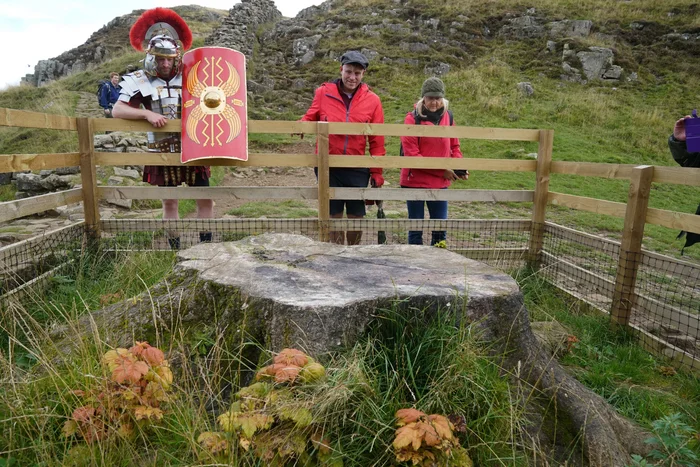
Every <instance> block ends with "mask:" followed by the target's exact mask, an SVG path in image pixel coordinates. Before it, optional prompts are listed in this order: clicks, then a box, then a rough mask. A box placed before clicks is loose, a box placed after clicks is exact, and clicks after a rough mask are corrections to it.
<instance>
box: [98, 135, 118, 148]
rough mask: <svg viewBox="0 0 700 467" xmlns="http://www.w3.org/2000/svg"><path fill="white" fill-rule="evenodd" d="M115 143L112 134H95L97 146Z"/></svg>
mask: <svg viewBox="0 0 700 467" xmlns="http://www.w3.org/2000/svg"><path fill="white" fill-rule="evenodd" d="M107 144H109V145H113V144H114V139H113V138H112V135H111V134H109V135H95V147H96V148H97V147H104V146H105V145H107Z"/></svg>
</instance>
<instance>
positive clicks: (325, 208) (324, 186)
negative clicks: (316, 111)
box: [316, 122, 331, 242]
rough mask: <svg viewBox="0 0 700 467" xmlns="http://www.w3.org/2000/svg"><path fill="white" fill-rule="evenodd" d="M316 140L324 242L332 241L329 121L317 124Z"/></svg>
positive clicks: (319, 219) (322, 238)
mask: <svg viewBox="0 0 700 467" xmlns="http://www.w3.org/2000/svg"><path fill="white" fill-rule="evenodd" d="M316 141H317V146H318V229H319V239H320V240H321V241H322V242H328V241H330V225H329V219H330V210H331V201H330V191H329V190H330V188H329V185H330V176H329V173H328V170H329V160H328V153H329V152H330V142H329V140H328V122H318V123H317V124H316Z"/></svg>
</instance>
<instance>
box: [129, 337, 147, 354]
mask: <svg viewBox="0 0 700 467" xmlns="http://www.w3.org/2000/svg"><path fill="white" fill-rule="evenodd" d="M150 346H151V345H150V344H149V343H148V342H146V341H143V342H139V341H136V343H135V344H134V345H132V346H131V347H130V348H129V352H131V353H132V354H133V355H135V356H137V357H140V356H141V354H142V353H143V351H144V350H146V349H147V348H149V347H150Z"/></svg>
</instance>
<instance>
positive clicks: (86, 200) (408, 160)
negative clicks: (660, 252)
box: [0, 108, 700, 368]
mask: <svg viewBox="0 0 700 467" xmlns="http://www.w3.org/2000/svg"><path fill="white" fill-rule="evenodd" d="M0 126H4V127H23V128H43V129H53V130H65V131H77V133H78V142H79V152H77V153H65V154H5V155H0V172H20V171H26V170H41V169H53V168H59V167H70V166H76V165H79V166H80V169H81V177H82V187H81V188H80V189H74V190H68V191H65V192H60V193H51V194H47V195H43V196H36V197H32V198H27V199H22V200H17V201H10V202H5V203H0V221H2V222H4V221H9V220H12V219H16V218H19V217H23V216H27V215H30V214H36V213H40V212H43V211H46V210H49V209H53V208H56V207H59V206H63V205H67V204H71V203H75V202H78V201H82V202H83V206H84V211H85V225H86V227H87V229H86V231H87V235H89V236H92V237H94V238H98V237H99V236H100V230H101V228H102V225H103V223H101V221H100V211H99V201H100V200H101V199H113V198H124V199H163V198H166V199H167V198H171V199H217V198H225V197H234V198H237V199H248V200H255V199H269V198H276V199H317V200H318V218H317V219H316V220H315V221H314V222H315V226H316V227H315V228H316V229H317V232H318V236H319V238H321V239H322V240H328V238H329V231H330V230H331V229H332V228H334V229H337V230H341V229H342V228H343V225H346V224H344V223H347V220H345V221H344V220H339V219H330V218H329V214H328V213H329V203H330V200H331V199H335V198H337V199H365V198H367V199H381V200H406V199H431V200H447V201H475V202H477V201H487V202H506V201H509V202H513V201H515V202H532V203H533V205H532V206H533V207H532V215H531V218H530V219H529V226H526V228H527V229H529V233H530V235H529V241H528V242H529V243H528V245H527V249H526V259H527V260H528V261H529V262H531V263H532V264H534V265H537V264H542V262H543V260H546V259H547V258H543V255H546V254H547V253H546V252H543V241H544V240H543V239H544V238H545V230H546V228H547V226H548V225H551V223H548V222H547V216H546V208H547V206H548V205H555V206H564V207H568V208H571V209H576V210H582V211H589V212H593V213H598V214H606V215H611V216H615V217H620V218H624V230H623V233H622V240H621V242H620V252H619V260H618V265H617V274H616V277H615V280H614V283H613V285H612V287H613V289H614V297H613V299H612V304H611V306H610V309H609V310H606V311H609V312H610V314H611V319H612V322H613V323H615V324H616V325H622V326H630V325H631V323H630V316H631V311H632V309H633V308H634V307H635V305H636V304H637V300H638V296H637V294H636V293H635V284H636V283H637V273H638V268H639V264H641V263H642V257H643V252H642V248H641V247H642V236H643V233H644V227H645V225H646V224H654V225H660V226H664V227H668V228H671V229H676V230H686V231H691V232H700V216H696V215H691V214H685V213H680V212H674V211H666V210H660V209H652V208H649V207H648V201H649V196H650V191H651V185H652V183H670V184H680V185H689V186H696V187H697V186H700V169H688V168H675V167H657V166H635V165H625V164H597V163H580V162H559V161H553V160H552V150H553V137H554V132H553V131H552V130H537V129H534V130H532V129H502V128H472V127H461V126H455V127H433V126H420V125H405V124H382V125H375V124H361V123H333V122H288V121H256V120H253V121H249V122H248V131H249V133H268V134H293V133H303V134H313V135H316V138H317V142H318V154H277V153H251V154H250V157H249V160H248V161H246V162H242V161H235V160H212V162H211V165H225V166H238V167H248V166H256V167H318V168H319V176H318V186H317V188H314V187H264V188H263V187H207V188H196V187H178V188H158V187H111V186H105V187H102V186H98V184H97V177H96V167H97V166H110V165H177V164H179V160H180V154H159V153H112V152H96V151H95V149H94V134H95V133H97V132H103V131H138V132H145V131H163V132H180V121H179V120H174V121H170V122H168V123H167V125H166V126H164V127H163V128H160V129H154V128H152V127H151V125H150V124H148V123H147V122H146V121H129V120H118V119H89V118H71V117H63V116H57V115H48V114H42V113H35V112H26V111H18V110H12V109H2V108H0ZM332 134H344V135H345V134H349V135H383V136H425V137H427V136H433V137H454V138H460V139H482V140H503V141H526V142H537V143H538V151H537V160H500V159H469V158H465V159H433V158H413V157H390V156H387V157H372V156H335V155H329V144H328V139H329V135H332ZM200 164H201V162H200ZM190 165H196V164H190ZM329 167H383V168H431V169H440V168H442V169H444V168H451V169H469V170H470V171H507V172H533V173H534V176H535V189H534V190H464V189H459V190H457V189H455V190H402V189H391V188H383V189H381V190H376V189H365V188H332V187H329V179H328V168H329ZM551 174H570V175H578V176H583V177H602V178H609V179H623V180H629V182H630V185H629V195H628V201H627V203H617V202H611V201H605V200H599V199H594V198H586V197H581V196H574V195H569V194H564V193H556V192H552V191H550V190H549V181H550V177H551ZM115 222H118V221H114V220H111V221H110V224H112V225H114V223H115ZM377 222H378V221H375V220H373V221H371V225H372V226H375V227H376V225H377V224H376V223H377ZM411 222H413V223H415V222H419V221H411ZM425 223H430V224H431V225H436V224H439V223H440V222H439V221H437V222H436V221H425ZM369 225H370V221H369V220H364V221H363V220H359V221H358V220H353V228H358V227H360V228H362V227H363V226H364V227H367V226H369ZM7 248H12V246H9V247H6V249H7ZM0 256H1V255H0ZM665 258H666V257H665ZM666 260H668V261H674V260H673V259H672V258H666ZM549 261H550V262H551V258H549ZM683 313H685V314H688V313H691V314H695V315H697V310H691V311H689V312H687V311H683ZM683 319H685V318H683ZM695 338H697V339H699V340H700V334H698V335H696V336H695ZM655 346H656V344H654V345H650V347H655ZM686 354H687V352H686ZM686 356H687V355H686ZM691 358H696V359H698V360H694V362H695V363H691V364H690V366H694V367H696V368H697V367H700V356H697V355H695V356H691ZM686 360H687V359H686ZM686 363H687V361H686Z"/></svg>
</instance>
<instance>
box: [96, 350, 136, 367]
mask: <svg viewBox="0 0 700 467" xmlns="http://www.w3.org/2000/svg"><path fill="white" fill-rule="evenodd" d="M125 358H129V359H132V360H133V358H134V357H133V355H131V353H129V351H128V350H126V349H122V348H118V349H116V350H110V351H108V352H107V353H105V354H104V356H103V357H102V363H104V364H105V365H107V368H109V371H114V370H115V369H116V368H117V367H118V366H119V364H120V362H121V361H122V360H123V359H125Z"/></svg>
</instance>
